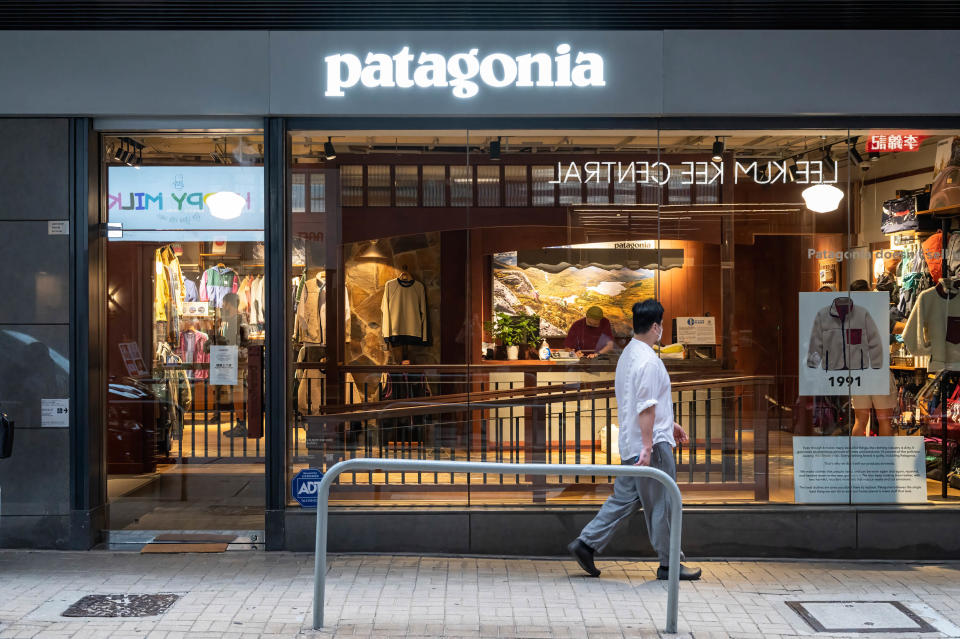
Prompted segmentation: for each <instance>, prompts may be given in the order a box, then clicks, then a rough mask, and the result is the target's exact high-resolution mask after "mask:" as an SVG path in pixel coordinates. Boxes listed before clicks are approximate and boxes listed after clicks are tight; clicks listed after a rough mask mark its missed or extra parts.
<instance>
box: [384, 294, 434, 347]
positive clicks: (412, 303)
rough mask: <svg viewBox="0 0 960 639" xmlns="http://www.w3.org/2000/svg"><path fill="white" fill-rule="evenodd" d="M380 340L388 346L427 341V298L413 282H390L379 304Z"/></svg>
mask: <svg viewBox="0 0 960 639" xmlns="http://www.w3.org/2000/svg"><path fill="white" fill-rule="evenodd" d="M380 312H381V330H382V332H383V338H384V339H385V340H387V341H388V342H390V343H392V344H425V343H426V342H427V295H426V292H425V290H424V288H423V284H422V283H421V282H418V281H416V280H401V279H399V278H397V279H395V280H390V281H389V282H387V283H386V285H385V286H384V288H383V299H382V300H381V302H380Z"/></svg>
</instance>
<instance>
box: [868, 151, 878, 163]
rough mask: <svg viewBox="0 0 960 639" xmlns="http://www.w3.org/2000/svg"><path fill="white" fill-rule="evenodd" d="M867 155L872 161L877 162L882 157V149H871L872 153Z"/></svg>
mask: <svg viewBox="0 0 960 639" xmlns="http://www.w3.org/2000/svg"><path fill="white" fill-rule="evenodd" d="M867 157H868V158H869V159H870V161H871V162H876V161H877V160H879V159H880V151H870V153H868V154H867Z"/></svg>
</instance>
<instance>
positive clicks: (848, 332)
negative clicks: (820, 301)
mask: <svg viewBox="0 0 960 639" xmlns="http://www.w3.org/2000/svg"><path fill="white" fill-rule="evenodd" d="M882 364H883V343H882V341H881V340H880V331H878V330H877V325H876V324H875V323H874V321H873V318H872V317H870V313H868V312H867V309H866V308H864V307H862V306H857V305H855V304H854V303H853V299H852V298H850V297H838V298H836V299H834V300H833V303H831V304H830V306H826V307H824V308H822V309H820V310H819V311H818V312H817V316H816V318H815V319H814V321H813V328H812V329H811V331H810V346H809V348H808V350H807V366H808V367H810V368H823V369H824V370H828V371H837V370H863V369H865V368H880V366H881V365H882Z"/></svg>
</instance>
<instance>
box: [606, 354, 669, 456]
mask: <svg viewBox="0 0 960 639" xmlns="http://www.w3.org/2000/svg"><path fill="white" fill-rule="evenodd" d="M614 387H615V389H616V393H617V416H618V417H619V419H620V439H619V443H620V457H621V458H622V459H625V460H626V459H630V458H632V457H637V456H639V455H640V451H642V450H643V437H642V435H641V434H640V426H639V424H638V422H639V418H640V413H642V412H643V411H644V410H646V409H647V408H649V407H651V406H656V410H655V411H654V412H655V415H654V419H653V444H659V443H660V442H667V443H668V444H670V446H671V447H675V446H676V445H677V443H676V441H674V439H673V400H672V396H671V392H670V375H669V374H667V367H666V366H664V365H663V361H662V360H661V359H660V358H659V357H657V354H656V352H654V350H653V349H652V348H650V347H649V346H648V345H646V344H645V343H643V342H641V341H640V340H638V339H631V340H630V343H629V344H627V347H626V348H624V349H623V352H622V353H620V360H619V361H618V362H617V375H616V379H615V382H614Z"/></svg>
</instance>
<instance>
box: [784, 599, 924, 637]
mask: <svg viewBox="0 0 960 639" xmlns="http://www.w3.org/2000/svg"><path fill="white" fill-rule="evenodd" d="M786 604H787V605H788V606H790V608H792V609H793V610H794V612H796V613H797V614H798V615H800V616H801V617H802V618H803V620H804V621H806V622H807V623H808V624H809V625H810V627H811V628H813V629H814V630H815V631H816V632H897V633H903V632H938V630H937V629H936V628H934V627H933V626H931V625H930V624H928V623H927V622H926V621H924V620H923V619H921V618H920V617H918V616H917V614H916V613H914V612H913V611H912V610H910V609H909V608H907V607H906V606H904V605H903V604H902V603H900V602H899V601H787V602H786Z"/></svg>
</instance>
